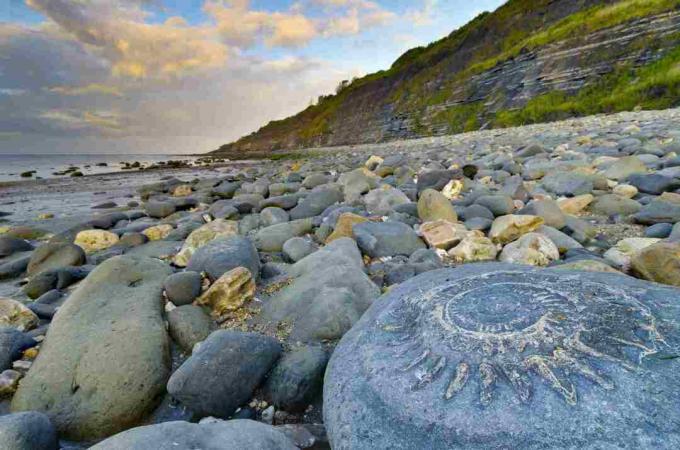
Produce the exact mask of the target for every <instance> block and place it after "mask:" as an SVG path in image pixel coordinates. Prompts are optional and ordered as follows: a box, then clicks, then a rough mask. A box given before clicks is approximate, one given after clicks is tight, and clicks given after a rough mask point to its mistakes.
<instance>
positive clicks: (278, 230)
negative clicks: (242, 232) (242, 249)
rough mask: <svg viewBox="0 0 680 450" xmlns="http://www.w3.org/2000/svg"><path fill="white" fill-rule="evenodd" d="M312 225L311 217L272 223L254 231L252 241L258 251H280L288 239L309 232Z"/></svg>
mask: <svg viewBox="0 0 680 450" xmlns="http://www.w3.org/2000/svg"><path fill="white" fill-rule="evenodd" d="M313 226H314V222H313V220H312V219H311V218H308V219H300V220H293V221H291V222H286V223H280V224H278V225H272V226H269V227H266V228H262V229H261V230H259V231H258V232H257V233H255V235H254V236H253V243H254V244H255V247H257V249H258V250H260V251H263V252H280V251H281V250H283V244H285V243H286V241H287V240H288V239H290V238H293V237H296V236H303V235H305V234H307V233H311V232H312V228H313Z"/></svg>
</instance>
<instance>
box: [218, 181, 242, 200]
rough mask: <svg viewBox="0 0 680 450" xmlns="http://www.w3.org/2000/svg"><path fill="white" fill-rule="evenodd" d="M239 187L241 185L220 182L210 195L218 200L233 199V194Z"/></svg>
mask: <svg viewBox="0 0 680 450" xmlns="http://www.w3.org/2000/svg"><path fill="white" fill-rule="evenodd" d="M239 187H241V183H229V182H226V181H224V182H222V183H220V185H219V186H217V187H215V188H213V190H212V193H213V194H214V195H216V196H218V197H220V198H225V199H230V198H233V197H234V194H235V193H236V191H237V190H238V188H239Z"/></svg>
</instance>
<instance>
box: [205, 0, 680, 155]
mask: <svg viewBox="0 0 680 450" xmlns="http://www.w3.org/2000/svg"><path fill="white" fill-rule="evenodd" d="M679 47H680V2H678V1H667V0H666V1H664V0H646V1H640V0H619V1H612V0H609V1H601V0H599V1H598V0H579V1H574V0H534V1H527V0H511V1H509V2H508V3H507V4H505V5H504V6H503V7H501V8H499V9H498V10H497V11H495V12H494V13H485V14H483V15H481V16H479V17H478V18H476V19H475V20H473V21H472V22H470V23H469V24H468V25H466V26H465V27H463V28H461V29H459V30H456V31H454V32H453V33H452V34H451V35H449V36H447V37H446V38H444V39H442V40H440V41H438V42H435V43H433V44H431V45H430V46H428V47H426V48H417V49H413V50H410V51H409V52H407V53H405V54H404V55H403V56H402V57H401V58H399V59H398V60H397V61H396V62H395V63H394V65H393V66H392V67H391V68H390V69H389V70H387V71H383V72H379V73H376V74H372V75H369V76H367V77H364V78H362V79H359V80H355V81H353V82H352V83H351V84H349V85H348V86H347V87H346V88H344V89H343V90H342V91H340V92H339V93H338V94H337V95H334V96H329V97H325V98H322V99H321V100H320V102H319V103H318V104H317V105H315V106H312V107H310V108H308V109H306V110H305V111H302V112H301V113H299V114H297V115H296V116H293V117H290V118H288V119H285V120H282V121H275V122H271V123H270V124H268V125H266V126H265V127H263V128H262V129H260V130H259V131H257V132H256V133H253V134H251V135H249V136H246V137H244V138H242V139H240V140H239V141H237V142H234V143H232V144H227V145H225V146H223V147H222V148H220V149H219V150H218V151H217V152H218V153H220V154H224V155H227V156H232V157H233V156H237V155H242V154H246V155H252V154H255V153H267V152H270V151H273V150H281V149H294V148H299V147H314V146H333V145H348V144H359V143H368V142H382V141H388V140H394V139H403V138H414V137H422V136H431V135H442V134H448V133H455V132H462V131H470V130H474V129H480V128H488V127H494V126H508V125H519V124H524V123H527V122H536V121H546V120H554V119H563V118H566V117H569V116H577V115H584V114H592V113H597V112H613V111H620V110H626V109H632V108H634V107H636V106H642V107H646V108H660V107H669V106H675V105H677V104H680V97H679V96H678V93H679V90H678V89H679V88H678V86H680V76H677V77H676V75H677V74H675V75H673V76H672V77H671V78H669V77H668V76H667V75H663V76H659V72H668V68H669V67H670V68H672V69H673V70H675V71H676V72H678V70H677V63H678V61H680V54H678V51H677V50H678V48H679ZM669 64H670V66H669ZM676 78H677V79H676ZM605 94H606V95H605Z"/></svg>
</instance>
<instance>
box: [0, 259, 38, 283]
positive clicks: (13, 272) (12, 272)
mask: <svg viewBox="0 0 680 450" xmlns="http://www.w3.org/2000/svg"><path fill="white" fill-rule="evenodd" d="M8 259H9V260H8V261H7V262H4V263H2V264H0V280H8V279H11V278H17V277H19V276H21V274H22V273H24V272H26V268H27V267H28V263H29V262H30V260H31V253H28V252H26V253H18V254H15V255H13V256H12V257H11V258H8Z"/></svg>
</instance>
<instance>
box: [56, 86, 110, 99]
mask: <svg viewBox="0 0 680 450" xmlns="http://www.w3.org/2000/svg"><path fill="white" fill-rule="evenodd" d="M48 90H49V91H50V92H54V93H56V94H61V95H87V94H102V95H113V96H114V97H122V96H123V93H122V92H121V90H120V89H119V88H118V87H116V86H112V85H106V84H101V83H90V84H86V85H84V86H53V87H51V88H48Z"/></svg>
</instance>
